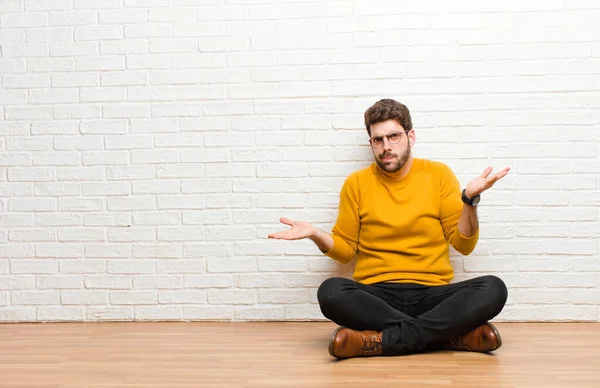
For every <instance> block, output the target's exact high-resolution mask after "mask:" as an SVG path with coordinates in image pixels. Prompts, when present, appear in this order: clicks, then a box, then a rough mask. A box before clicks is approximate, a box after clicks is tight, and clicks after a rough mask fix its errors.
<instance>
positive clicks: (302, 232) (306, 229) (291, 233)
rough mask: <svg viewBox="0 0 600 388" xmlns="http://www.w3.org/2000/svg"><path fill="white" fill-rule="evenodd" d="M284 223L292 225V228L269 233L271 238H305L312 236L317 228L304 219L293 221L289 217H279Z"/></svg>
mask: <svg viewBox="0 0 600 388" xmlns="http://www.w3.org/2000/svg"><path fill="white" fill-rule="evenodd" d="M279 221H280V222H281V223H282V224H286V225H289V226H291V228H290V229H288V230H284V231H281V232H277V233H271V234H269V236H268V237H269V238H275V239H279V240H300V239H303V238H311V237H313V236H314V235H315V233H316V231H317V229H316V228H315V227H314V226H312V225H311V224H309V223H308V222H304V221H292V220H290V219H289V218H285V217H282V218H280V219H279Z"/></svg>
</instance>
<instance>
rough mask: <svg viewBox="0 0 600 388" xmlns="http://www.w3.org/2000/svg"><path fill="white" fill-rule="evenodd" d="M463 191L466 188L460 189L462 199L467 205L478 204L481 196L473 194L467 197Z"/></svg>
mask: <svg viewBox="0 0 600 388" xmlns="http://www.w3.org/2000/svg"><path fill="white" fill-rule="evenodd" d="M465 191H466V189H464V190H463V191H462V201H463V202H464V203H466V204H467V205H469V206H477V205H478V204H479V201H480V200H481V196H480V195H479V194H478V195H476V196H474V197H473V198H469V197H467V194H466V193H465Z"/></svg>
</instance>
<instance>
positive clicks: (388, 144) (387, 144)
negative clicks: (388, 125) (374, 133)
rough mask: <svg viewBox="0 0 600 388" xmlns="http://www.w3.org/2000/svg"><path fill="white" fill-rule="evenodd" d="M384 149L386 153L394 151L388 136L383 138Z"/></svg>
mask: <svg viewBox="0 0 600 388" xmlns="http://www.w3.org/2000/svg"><path fill="white" fill-rule="evenodd" d="M382 148H383V149H384V150H386V151H390V150H391V149H392V143H391V142H390V140H389V139H388V138H387V136H384V137H383V147H382Z"/></svg>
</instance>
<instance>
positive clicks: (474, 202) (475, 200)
mask: <svg viewBox="0 0 600 388" xmlns="http://www.w3.org/2000/svg"><path fill="white" fill-rule="evenodd" d="M479 201H481V197H480V196H477V197H475V198H473V206H477V205H479Z"/></svg>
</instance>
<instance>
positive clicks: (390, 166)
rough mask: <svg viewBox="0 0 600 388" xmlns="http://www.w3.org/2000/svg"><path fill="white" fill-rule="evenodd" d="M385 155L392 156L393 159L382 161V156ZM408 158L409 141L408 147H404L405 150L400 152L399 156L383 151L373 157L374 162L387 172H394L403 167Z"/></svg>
mask: <svg viewBox="0 0 600 388" xmlns="http://www.w3.org/2000/svg"><path fill="white" fill-rule="evenodd" d="M386 156H392V157H393V158H394V159H391V160H388V161H385V162H384V161H383V160H382V158H384V157H386ZM409 158H410V143H408V147H407V148H406V150H405V151H404V152H403V153H402V155H401V156H400V157H398V155H397V154H394V153H393V152H385V151H384V152H382V153H381V154H379V155H378V156H377V157H376V158H375V162H377V165H378V166H379V167H380V168H381V169H382V170H383V171H385V172H388V173H394V172H398V171H400V170H401V169H402V167H404V166H405V165H406V162H408V159H409Z"/></svg>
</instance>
